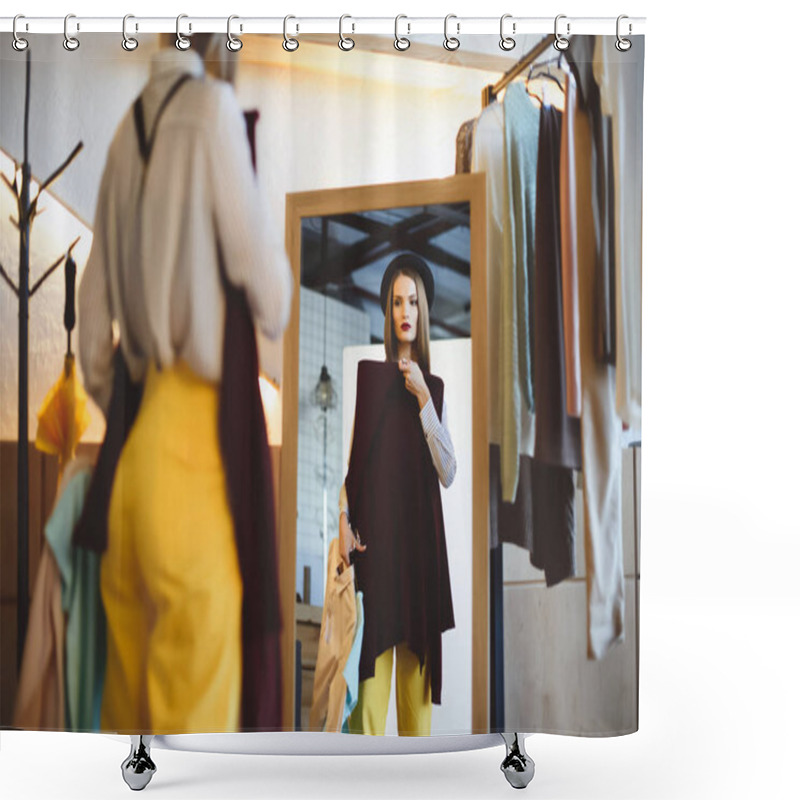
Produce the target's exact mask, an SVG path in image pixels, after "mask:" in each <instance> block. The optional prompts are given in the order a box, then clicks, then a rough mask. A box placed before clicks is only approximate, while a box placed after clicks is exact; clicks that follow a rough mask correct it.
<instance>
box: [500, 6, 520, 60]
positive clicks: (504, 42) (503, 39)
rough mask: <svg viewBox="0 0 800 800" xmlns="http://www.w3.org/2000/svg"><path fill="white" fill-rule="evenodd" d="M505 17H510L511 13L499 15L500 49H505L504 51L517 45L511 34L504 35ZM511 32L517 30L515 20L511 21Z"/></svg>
mask: <svg viewBox="0 0 800 800" xmlns="http://www.w3.org/2000/svg"><path fill="white" fill-rule="evenodd" d="M507 19H511V14H503V16H502V17H500V49H501V50H505V51H506V52H508V51H509V50H513V49H514V48H515V47H516V46H517V41H516V39H514V37H513V36H506V35H505V34H504V33H503V23H504V22H505V21H506V20H507ZM511 32H512V33H516V32H517V23H516V22H512V23H511Z"/></svg>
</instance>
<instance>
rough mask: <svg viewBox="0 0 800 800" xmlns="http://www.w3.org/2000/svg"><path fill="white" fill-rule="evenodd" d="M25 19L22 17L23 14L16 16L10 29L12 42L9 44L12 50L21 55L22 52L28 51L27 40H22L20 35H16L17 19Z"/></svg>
mask: <svg viewBox="0 0 800 800" xmlns="http://www.w3.org/2000/svg"><path fill="white" fill-rule="evenodd" d="M25 18H26V17H25V15H24V14H17V16H16V17H14V25H13V27H12V30H13V32H14V40H13V41H12V42H11V44H12V46H13V48H14V49H15V50H16V51H17V52H18V53H21V52H22V51H23V50H27V49H28V40H27V39H23V38H22V37H21V36H20V35H19V34H18V33H17V20H18V19H25Z"/></svg>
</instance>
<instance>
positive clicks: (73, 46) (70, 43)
mask: <svg viewBox="0 0 800 800" xmlns="http://www.w3.org/2000/svg"><path fill="white" fill-rule="evenodd" d="M71 19H75V15H74V14H67V16H66V17H64V49H65V50H69V51H70V53H72V52H74V51H75V50H77V49H78V48H79V47H80V46H81V43H80V42H79V41H78V39H77V38H76V37H75V36H70V35H69V33H68V32H67V24H68V23H69V21H70V20H71ZM75 27H76V30H80V29H81V28H80V24H78V23H76V24H75Z"/></svg>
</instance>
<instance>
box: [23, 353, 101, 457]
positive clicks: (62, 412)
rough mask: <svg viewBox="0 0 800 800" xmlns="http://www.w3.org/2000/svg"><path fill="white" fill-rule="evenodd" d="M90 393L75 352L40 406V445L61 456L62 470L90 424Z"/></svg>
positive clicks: (67, 359) (38, 436)
mask: <svg viewBox="0 0 800 800" xmlns="http://www.w3.org/2000/svg"><path fill="white" fill-rule="evenodd" d="M86 401H87V394H86V391H85V390H84V388H83V386H81V384H80V382H79V381H78V377H77V375H76V374H75V356H74V355H67V356H65V357H64V371H63V372H62V373H61V375H60V377H59V379H58V380H57V381H56V382H55V383H54V384H53V386H52V387H51V388H50V391H49V392H48V393H47V396H46V397H45V399H44V402H43V403H42V405H41V408H40V409H39V413H38V415H37V417H38V425H37V428H36V447H37V449H39V450H42V451H43V452H45V453H50V454H52V455H57V456H58V463H59V472H61V470H63V469H64V467H65V466H66V464H67V463H68V462H69V461H70V459H71V458H72V457H73V456H74V455H75V448H76V447H77V444H78V441H79V440H80V438H81V436H83V434H84V433H85V432H86V429H87V428H88V427H89V412H88V411H87V409H86Z"/></svg>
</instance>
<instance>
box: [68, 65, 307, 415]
mask: <svg viewBox="0 0 800 800" xmlns="http://www.w3.org/2000/svg"><path fill="white" fill-rule="evenodd" d="M187 71H188V72H190V73H191V74H192V75H193V76H194V77H196V78H202V80H193V81H188V82H187V83H186V84H185V85H184V86H183V87H182V88H181V89H180V91H178V93H177V94H176V95H175V97H174V99H173V100H172V101H171V102H170V104H169V105H168V106H167V107H166V109H165V111H164V115H163V117H162V118H161V122H160V124H159V126H158V131H157V133H156V136H155V144H154V146H153V151H152V155H151V158H150V165H149V167H148V169H147V175H146V179H145V180H144V182H142V181H143V176H144V168H143V167H144V165H143V163H142V159H141V158H140V156H139V148H138V143H137V139H136V132H135V126H134V123H133V113H132V111H131V110H129V111H128V112H127V114H126V115H125V117H124V118H123V120H122V121H121V123H120V124H119V127H118V128H117V131H116V134H115V136H114V139H113V142H112V144H111V147H110V149H109V152H108V157H107V160H106V166H105V170H104V172H103V178H102V181H101V185H100V194H99V197H98V202H97V211H96V219H95V226H94V240H93V242H92V249H91V253H90V254H89V260H88V262H87V264H86V269H85V271H84V274H83V277H82V279H81V285H80V289H79V292H78V315H79V316H78V323H79V326H78V351H79V356H80V364H81V368H82V370H83V374H84V380H85V385H86V389H87V390H88V392H89V394H90V395H91V396H92V398H93V399H94V400H95V401H96V402H97V404H98V405H99V406H100V408H101V409H102V410H103V412H104V413H106V412H107V411H108V406H109V401H110V398H111V384H112V378H113V353H114V341H113V333H112V331H113V325H114V324H115V323H116V325H118V326H119V335H120V344H121V347H122V350H123V353H124V354H125V361H126V363H127V365H128V368H129V370H130V371H131V375H132V378H133V379H134V380H137V381H138V380H141V379H142V378H143V377H144V374H145V372H146V369H147V364H148V362H150V361H153V362H156V363H160V364H161V365H163V366H165V367H169V366H171V365H172V364H174V363H175V362H176V361H177V360H179V359H184V360H185V361H187V362H188V364H189V366H190V367H192V368H193V370H194V371H195V372H196V373H197V374H198V375H200V376H201V377H203V378H205V379H206V380H209V381H214V382H216V381H219V380H220V378H221V375H222V338H223V328H224V320H225V295H224V291H223V288H222V284H221V282H220V275H219V265H218V258H217V243H219V247H220V250H221V252H222V256H223V259H224V264H225V271H226V274H227V276H228V278H229V279H230V281H231V283H232V284H233V285H234V286H237V287H241V288H243V289H244V291H245V293H246V295H247V301H248V305H249V307H250V311H251V313H252V315H253V321H254V323H255V325H256V327H257V328H258V330H260V331H261V332H262V333H263V334H264V335H265V336H266V337H267V338H270V339H276V338H278V337H280V335H281V334H282V332H283V330H284V328H285V327H286V323H287V321H288V318H289V312H290V309H291V297H292V288H293V287H292V284H293V278H292V272H291V268H290V267H289V262H288V259H287V257H286V252H285V249H284V245H283V241H282V238H281V237H280V235H279V233H278V230H277V227H276V225H275V220H274V219H273V217H272V216H271V214H270V213H269V209H268V208H267V207H266V205H265V203H264V200H263V198H262V196H261V192H260V189H259V186H258V183H257V181H256V177H255V174H254V172H253V168H252V165H251V161H250V148H249V146H248V142H247V131H246V127H245V121H244V117H243V115H242V110H241V108H240V107H239V104H238V102H237V100H236V96H235V95H234V92H233V88H232V87H231V86H230V85H229V84H227V83H223V82H222V81H218V80H213V79H211V78H204V67H203V62H202V60H201V59H200V57H199V56H198V55H197V53H194V52H192V51H187V52H185V53H179V54H177V55H176V52H171V51H170V50H165V51H160V52H158V53H156V54H155V56H154V57H153V61H152V64H151V73H150V80H149V82H148V83H147V85H146V86H145V88H144V90H143V93H142V101H143V104H144V118H145V129H146V131H147V135H148V137H149V136H150V135H151V132H152V129H153V119H154V116H155V113H156V109H157V108H158V106H159V105H160V102H161V100H162V98H163V97H164V96H165V94H166V93H167V91H168V90H169V88H170V87H171V86H172V85H173V83H174V82H175V80H176V79H177V78H178V77H179V76H180V75H181V73H182V72H187ZM140 192H141V205H140V204H139V194H140Z"/></svg>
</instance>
